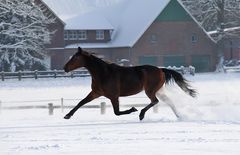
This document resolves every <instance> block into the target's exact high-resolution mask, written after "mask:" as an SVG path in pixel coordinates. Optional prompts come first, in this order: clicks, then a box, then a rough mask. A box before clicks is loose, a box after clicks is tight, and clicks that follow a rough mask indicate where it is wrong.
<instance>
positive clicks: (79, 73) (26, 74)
mask: <svg viewBox="0 0 240 155" xmlns="http://www.w3.org/2000/svg"><path fill="white" fill-rule="evenodd" d="M167 68H169V69H173V70H176V71H178V72H180V73H181V74H187V73H189V74H191V75H194V74H195V68H194V67H193V66H189V67H184V66H181V67H175V66H173V67H171V66H169V67H167ZM0 76H1V80H2V81H4V80H6V79H18V80H19V81H21V80H22V79H26V78H33V79H39V78H59V77H71V78H74V77H86V76H90V74H89V72H88V71H87V70H86V69H81V70H75V71H72V72H70V73H66V72H64V71H63V70H50V71H37V70H36V71H18V72H0Z"/></svg>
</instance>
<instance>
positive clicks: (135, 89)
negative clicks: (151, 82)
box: [120, 82, 143, 96]
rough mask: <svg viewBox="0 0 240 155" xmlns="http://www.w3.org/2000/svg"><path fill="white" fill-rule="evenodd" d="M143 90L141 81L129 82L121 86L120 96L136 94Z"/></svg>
mask: <svg viewBox="0 0 240 155" xmlns="http://www.w3.org/2000/svg"><path fill="white" fill-rule="evenodd" d="M142 90H143V85H142V84H141V83H140V82H129V83H126V84H125V85H121V86H120V96H130V95H135V94H137V93H139V92H141V91H142Z"/></svg>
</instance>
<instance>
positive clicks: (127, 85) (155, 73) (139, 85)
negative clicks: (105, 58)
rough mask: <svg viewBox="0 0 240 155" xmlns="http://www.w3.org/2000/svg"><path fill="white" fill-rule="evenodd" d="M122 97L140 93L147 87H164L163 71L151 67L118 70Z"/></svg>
mask: <svg viewBox="0 0 240 155" xmlns="http://www.w3.org/2000/svg"><path fill="white" fill-rule="evenodd" d="M117 72H118V76H119V81H120V83H119V87H120V95H121V96H127V95H133V94H136V93H139V92H140V91H142V90H143V89H145V88H146V87H148V88H151V89H152V88H153V87H155V86H157V87H158V86H159V87H160V86H162V84H160V82H162V81H163V77H161V74H160V73H161V70H160V69H159V68H158V67H155V66H151V65H143V66H134V67H121V66H119V68H118V71H117Z"/></svg>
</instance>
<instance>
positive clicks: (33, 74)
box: [0, 69, 90, 81]
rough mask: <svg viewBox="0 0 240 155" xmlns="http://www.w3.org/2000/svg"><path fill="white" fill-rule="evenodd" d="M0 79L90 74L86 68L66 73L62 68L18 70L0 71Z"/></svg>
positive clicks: (84, 75) (83, 75)
mask: <svg viewBox="0 0 240 155" xmlns="http://www.w3.org/2000/svg"><path fill="white" fill-rule="evenodd" d="M0 74H1V79H2V81H4V80H5V79H18V80H19V81H21V80H22V79H24V78H34V79H39V78H58V77H71V78H74V77H86V76H90V74H89V72H88V71H87V70H86V69H81V70H75V71H72V72H70V73H66V72H64V71H63V70H51V71H37V70H35V71H18V72H0Z"/></svg>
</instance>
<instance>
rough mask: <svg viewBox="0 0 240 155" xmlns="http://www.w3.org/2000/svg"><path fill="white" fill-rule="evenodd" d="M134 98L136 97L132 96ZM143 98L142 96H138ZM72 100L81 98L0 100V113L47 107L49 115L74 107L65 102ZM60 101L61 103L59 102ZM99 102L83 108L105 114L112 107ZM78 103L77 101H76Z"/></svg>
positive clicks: (156, 107)
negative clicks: (11, 104) (56, 110)
mask: <svg viewBox="0 0 240 155" xmlns="http://www.w3.org/2000/svg"><path fill="white" fill-rule="evenodd" d="M131 98H132V99H134V100H135V99H136V97H131ZM138 99H141V98H138ZM70 100H78V101H79V100H80V99H63V98H61V99H59V100H34V101H33V100H32V101H8V102H2V101H0V114H1V111H2V110H20V109H47V110H48V114H49V115H53V114H54V109H61V112H64V109H70V108H73V107H74V106H75V105H65V104H64V103H65V102H67V103H68V101H70ZM15 102H17V103H21V104H22V103H30V104H31V105H29V104H28V105H21V106H16V105H14V106H9V105H8V104H9V103H15ZM36 102H40V103H41V104H40V105H39V104H38V105H37V104H36V105H32V104H33V103H36ZM53 102H54V103H55V105H54V104H53ZM59 102H60V104H59ZM97 102H98V103H99V104H95V105H91V104H90V105H84V106H83V107H81V108H95V109H100V113H101V114H102V115H103V114H105V113H106V109H107V108H109V107H111V106H112V105H107V104H106V102H104V101H102V99H97ZM76 104H77V102H76ZM6 105H8V106H6ZM147 105H148V104H146V103H144V104H143V103H135V104H123V105H120V106H121V107H133V106H134V107H145V106H147ZM153 111H154V112H155V113H157V112H158V105H155V106H154V107H153Z"/></svg>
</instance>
